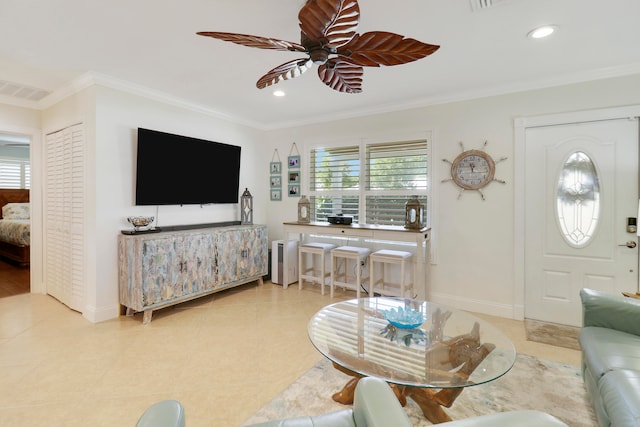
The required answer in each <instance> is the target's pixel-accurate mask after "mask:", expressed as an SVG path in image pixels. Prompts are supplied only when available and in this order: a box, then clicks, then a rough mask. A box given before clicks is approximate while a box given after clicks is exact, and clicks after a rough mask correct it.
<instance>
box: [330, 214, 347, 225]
mask: <svg viewBox="0 0 640 427" xmlns="http://www.w3.org/2000/svg"><path fill="white" fill-rule="evenodd" d="M327 221H329V224H341V225H350V224H351V223H352V222H353V217H352V216H344V215H343V214H335V215H329V216H328V217H327Z"/></svg>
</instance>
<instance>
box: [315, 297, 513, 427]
mask: <svg viewBox="0 0 640 427" xmlns="http://www.w3.org/2000/svg"><path fill="white" fill-rule="evenodd" d="M412 317H413V319H411V318H412ZM394 318H395V319H396V320H397V318H400V320H403V318H404V320H405V322H400V323H398V322H397V321H395V320H394ZM387 319H389V320H387ZM390 321H391V322H390ZM308 330H309V338H310V340H311V342H312V343H313V345H314V346H315V347H316V349H318V351H319V352H320V353H322V354H323V355H324V356H325V357H327V358H328V359H329V360H331V361H332V362H333V366H334V367H335V368H336V369H338V370H340V371H342V372H344V373H346V374H348V375H350V376H352V377H353V378H352V379H351V380H350V381H349V382H348V383H347V384H346V385H345V386H344V388H343V389H342V390H341V391H339V392H337V393H335V394H334V395H333V399H334V400H335V401H337V402H340V403H343V404H350V403H352V402H353V394H354V391H355V387H356V385H357V383H358V381H359V380H360V378H362V377H365V376H372V377H378V378H381V379H383V380H385V381H387V382H388V383H389V384H390V385H391V387H392V388H393V390H394V392H395V394H396V396H397V397H398V399H399V400H400V403H402V405H403V406H404V405H405V404H406V399H407V398H411V399H413V400H414V401H415V402H416V403H417V404H418V405H419V406H420V408H421V409H422V412H423V413H424V415H425V417H427V419H429V421H431V422H432V423H441V422H445V421H450V420H451V418H450V417H449V415H448V414H447V413H446V412H445V411H444V410H443V409H442V407H443V406H444V407H447V408H448V407H450V406H451V405H452V404H453V402H454V401H455V399H456V398H457V397H458V395H460V393H461V392H462V391H463V390H464V388H465V387H470V386H475V385H480V384H484V383H487V382H489V381H493V380H495V379H497V378H499V377H501V376H502V375H504V374H505V373H507V372H508V371H509V370H510V369H511V367H512V366H513V364H514V362H515V359H516V351H515V347H514V346H513V343H512V342H511V341H510V340H509V339H508V338H507V337H506V336H505V335H504V334H503V333H502V332H501V331H499V330H498V329H497V328H495V327H494V326H493V325H491V324H490V323H489V322H487V321H484V320H482V319H480V318H477V317H475V316H473V315H471V314H469V313H467V312H465V311H462V310H456V309H453V308H448V307H446V306H442V305H439V304H434V303H431V302H427V301H416V300H408V299H398V298H385V297H380V298H360V299H352V300H348V301H343V302H338V303H335V304H331V305H328V306H326V307H324V308H323V309H321V310H320V311H319V312H317V313H316V314H315V315H314V316H313V317H312V318H311V320H310V321H309V327H308Z"/></svg>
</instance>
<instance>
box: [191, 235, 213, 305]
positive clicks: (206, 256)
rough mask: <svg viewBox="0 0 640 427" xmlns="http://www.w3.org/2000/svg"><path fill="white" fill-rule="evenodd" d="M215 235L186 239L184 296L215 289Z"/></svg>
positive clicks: (193, 236) (194, 236)
mask: <svg viewBox="0 0 640 427" xmlns="http://www.w3.org/2000/svg"><path fill="white" fill-rule="evenodd" d="M214 242H215V238H214V234H211V233H208V234H205V233H200V234H190V235H186V236H185V237H184V254H183V272H184V275H185V280H184V286H185V289H184V294H185V295H188V294H193V293H196V292H201V291H205V290H207V289H211V288H213V287H215V284H216V280H217V277H216V272H215V247H214V246H215V244H214Z"/></svg>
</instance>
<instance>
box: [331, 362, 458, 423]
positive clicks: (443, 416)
mask: <svg viewBox="0 0 640 427" xmlns="http://www.w3.org/2000/svg"><path fill="white" fill-rule="evenodd" d="M333 367H334V368H336V369H337V370H339V371H341V372H344V373H345V374H347V375H350V376H352V377H353V378H351V379H350V380H349V381H348V382H347V383H346V384H345V386H344V387H342V390H340V391H339V392H337V393H334V395H333V396H331V398H332V399H333V400H334V401H336V402H338V403H342V404H343V405H351V404H352V403H353V398H354V394H355V390H356V386H357V385H358V382H359V381H360V379H361V378H363V377H362V375H359V374H356V373H355V372H352V371H350V370H348V369H345V368H343V367H342V366H340V365H337V364H336V363H334V364H333ZM389 386H390V387H391V389H392V390H393V392H394V394H395V395H396V397H397V398H398V401H399V402H400V404H401V405H402V406H405V405H406V404H407V397H409V398H411V399H413V401H414V402H416V403H417V404H418V406H419V407H420V409H422V413H423V414H424V416H425V418H427V419H428V420H429V421H431V422H432V423H433V424H439V423H444V422H446V421H451V417H449V415H448V414H447V413H446V412H445V411H444V410H443V409H442V406H446V407H449V406H451V405H445V404H443V403H441V402H440V400H442V401H443V402H445V401H446V400H445V399H440V398H442V397H444V396H443V395H441V393H445V394H451V392H456V393H457V394H456V397H457V395H458V394H460V392H462V389H447V390H441V391H439V392H438V393H435V392H434V391H433V389H429V388H419V387H407V386H397V385H395V384H389ZM439 395H440V396H439ZM454 400H455V398H454ZM451 403H453V401H452V402H451Z"/></svg>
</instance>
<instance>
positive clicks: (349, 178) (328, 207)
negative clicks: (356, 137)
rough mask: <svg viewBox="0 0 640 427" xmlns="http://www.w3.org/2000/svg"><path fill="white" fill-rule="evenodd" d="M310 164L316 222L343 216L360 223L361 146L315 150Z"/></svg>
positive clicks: (312, 151) (312, 204) (311, 198)
mask: <svg viewBox="0 0 640 427" xmlns="http://www.w3.org/2000/svg"><path fill="white" fill-rule="evenodd" d="M309 164H310V165H311V167H310V176H309V190H310V200H311V215H312V218H313V219H314V221H326V220H327V216H329V215H335V214H338V213H342V214H344V215H349V216H353V217H354V222H358V217H359V209H358V207H359V204H360V147H358V146H357V145H352V146H347V147H336V148H314V149H312V150H311V159H310V162H309Z"/></svg>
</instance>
